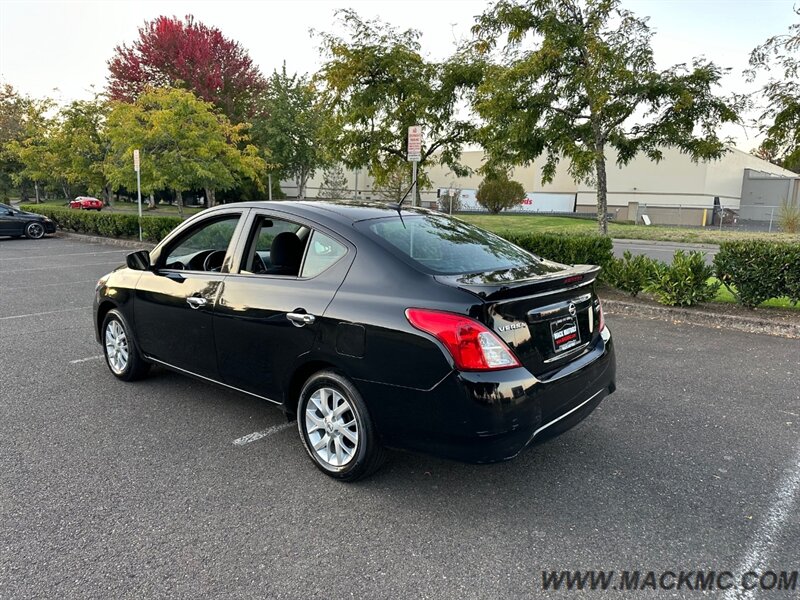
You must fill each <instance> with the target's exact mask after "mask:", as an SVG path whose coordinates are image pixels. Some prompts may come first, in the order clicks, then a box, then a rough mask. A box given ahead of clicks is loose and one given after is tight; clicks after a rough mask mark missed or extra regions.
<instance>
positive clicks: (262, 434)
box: [233, 423, 294, 446]
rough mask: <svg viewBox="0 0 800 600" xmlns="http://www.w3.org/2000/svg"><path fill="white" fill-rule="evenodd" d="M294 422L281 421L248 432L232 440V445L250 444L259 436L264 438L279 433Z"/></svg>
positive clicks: (258, 438)
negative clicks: (280, 422) (260, 429)
mask: <svg viewBox="0 0 800 600" xmlns="http://www.w3.org/2000/svg"><path fill="white" fill-rule="evenodd" d="M293 425H294V423H283V424H282V425H274V426H272V427H269V428H267V429H264V430H262V431H254V432H253V433H248V434H247V435H245V436H242V437H240V438H239V439H236V440H233V445H234V446H246V445H247V444H251V443H253V442H257V441H258V440H260V439H261V438H265V437H267V436H269V435H273V434H275V433H279V432H281V431H283V430H284V429H289V427H291V426H293Z"/></svg>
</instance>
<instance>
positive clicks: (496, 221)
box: [458, 214, 800, 244]
mask: <svg viewBox="0 0 800 600" xmlns="http://www.w3.org/2000/svg"><path fill="white" fill-rule="evenodd" d="M458 217H459V218H460V219H462V220H464V221H467V222H468V223H472V224H473V225H477V226H478V227H483V228H484V229H488V230H489V231H493V232H495V233H499V232H503V231H508V232H510V233H515V234H525V233H532V232H548V233H596V232H597V223H596V222H595V221H594V220H592V219H580V218H573V217H550V216H545V215H503V214H499V215H484V214H481V215H458ZM608 232H609V234H610V235H611V237H613V238H619V239H635V240H652V241H661V242H684V243H698V244H719V243H720V242H724V241H731V240H770V241H773V242H800V234H789V233H766V232H759V231H730V230H724V229H723V230H722V231H720V230H719V229H715V228H713V227H705V228H696V229H689V228H682V227H661V226H650V227H648V226H646V225H629V224H626V223H609V224H608Z"/></svg>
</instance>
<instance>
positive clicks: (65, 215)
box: [20, 204, 182, 242]
mask: <svg viewBox="0 0 800 600" xmlns="http://www.w3.org/2000/svg"><path fill="white" fill-rule="evenodd" d="M20 208H21V209H22V210H27V211H29V212H34V213H37V214H40V215H45V216H47V217H50V218H51V219H52V220H53V221H55V222H56V225H58V227H59V228H61V229H65V230H67V231H74V232H76V233H86V234H89V235H101V236H104V237H111V238H137V237H138V236H139V216H138V215H135V214H131V213H113V212H95V211H89V210H76V209H71V208H66V207H62V206H46V205H44V206H43V205H41V204H28V205H25V206H21V207H20ZM181 222H182V221H181V219H180V218H179V217H156V216H150V215H143V216H142V238H143V239H144V240H145V241H148V242H159V241H161V240H162V239H163V238H164V236H166V235H167V234H168V233H169V232H170V231H172V230H173V229H174V228H175V227H177V226H178V225H180V223H181Z"/></svg>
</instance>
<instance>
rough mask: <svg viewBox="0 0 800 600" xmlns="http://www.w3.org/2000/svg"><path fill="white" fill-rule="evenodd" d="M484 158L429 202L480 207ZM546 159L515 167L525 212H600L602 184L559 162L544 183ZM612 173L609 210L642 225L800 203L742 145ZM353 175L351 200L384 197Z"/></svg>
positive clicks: (472, 154) (787, 178)
mask: <svg viewBox="0 0 800 600" xmlns="http://www.w3.org/2000/svg"><path fill="white" fill-rule="evenodd" d="M483 161H484V153H483V152H482V151H466V152H464V153H463V154H462V162H463V164H465V165H466V166H468V167H469V168H470V169H471V170H472V174H471V175H469V176H467V177H455V176H454V175H453V173H452V172H451V171H450V170H449V169H448V168H447V167H443V166H435V167H432V168H430V169H429V170H428V175H429V177H430V179H431V182H432V189H429V190H424V191H423V192H422V194H421V197H422V200H423V204H426V205H435V203H436V197H437V192H440V191H442V190H446V189H457V190H461V194H462V202H461V205H462V208H465V209H472V208H478V207H476V206H472V205H471V204H470V203H471V202H474V200H471V198H474V191H475V190H477V188H478V186H479V185H480V183H481V181H482V177H481V176H480V175H479V174H478V172H477V171H478V169H479V168H480V167H481V166H482V164H483ZM543 164H544V159H543V158H540V159H538V160H536V161H535V162H533V163H532V164H531V165H528V166H525V167H517V168H515V169H514V170H513V171H512V178H513V179H516V180H517V181H519V182H520V183H522V185H523V186H524V187H525V190H526V191H527V192H528V196H529V198H530V199H531V201H529V202H528V203H527V206H521V207H520V210H528V211H537V210H538V211H542V210H543V209H542V208H540V207H541V206H543V207H545V208H544V210H546V209H547V206H548V203H546V202H543V200H545V199H552V198H558V197H560V198H562V199H563V198H569V199H570V201H569V202H567V203H566V204H568V205H571V209H572V210H575V211H577V212H594V211H595V210H596V191H595V188H594V187H593V186H590V185H587V184H583V183H576V182H575V181H573V179H572V178H571V177H570V175H569V173H568V172H567V166H568V163H566V162H564V161H562V162H561V163H559V166H558V169H557V171H556V175H555V177H554V179H553V181H552V182H550V183H546V184H542V180H541V172H542V171H541V170H542V166H543ZM409 171H410V169H409ZM607 173H608V210H609V212H610V213H611V215H612V216H613V217H614V218H615V219H616V220H622V221H624V220H630V221H634V220H636V221H639V222H641V221H642V220H643V219H644V218H645V217H646V218H647V219H648V220H649V221H651V222H652V223H654V224H684V225H702V224H703V219H704V218H705V219H706V223H710V222H711V218H712V212H713V209H714V206H715V199H717V202H718V206H721V207H723V208H728V209H731V210H733V211H735V212H736V214H737V215H738V217H739V218H740V219H742V220H761V221H764V220H768V219H769V218H770V217H771V216H772V217H777V214H778V209H779V207H780V205H781V204H782V203H783V202H789V203H791V204H794V205H796V206H800V179H798V175H797V174H795V173H793V172H791V171H788V170H786V169H782V168H781V167H778V166H775V165H773V164H771V163H769V162H767V161H765V160H762V159H760V158H758V157H756V156H753V155H751V154H747V153H745V152H742V151H740V150H736V149H734V148H732V149H731V150H730V152H728V153H727V154H726V155H725V156H723V157H722V158H721V159H719V160H716V161H709V162H698V163H694V162H692V160H691V159H690V158H689V157H688V156H686V155H684V154H681V153H680V152H679V151H678V150H676V149H666V150H665V151H664V159H663V160H661V161H660V162H658V163H655V162H653V161H651V160H649V159H648V158H647V157H645V156H644V155H640V156H638V157H636V158H635V159H634V160H632V161H631V162H630V163H629V164H628V165H626V166H624V167H618V166H617V165H616V157H615V155H614V154H613V153H610V154H609V157H608V166H607ZM346 175H347V178H348V187H349V188H350V192H348V194H352V195H351V196H350V197H358V198H360V199H364V200H366V199H370V200H374V199H376V198H379V197H380V194H379V191H377V190H375V189H374V187H373V185H372V184H373V182H372V179H371V178H370V177H369V176H368V175H367V174H366V173H365V172H364V171H361V172H359V173H358V174H356V173H355V172H350V173H347V174H346ZM321 181H322V174H321V173H317V175H316V176H315V177H314V178H313V179H312V180H311V181H309V184H308V187H307V192H306V195H307V196H308V197H315V196H316V195H317V193H318V190H319V187H320V185H321ZM283 187H284V191H285V192H286V193H287V195H290V196H292V195H295V193H296V191H295V189H294V188H292V186H291V185H286V186H283ZM564 204H565V203H564V202H561V203H560V204H559V206H563V205H564ZM537 205H538V206H537ZM550 205H552V204H550Z"/></svg>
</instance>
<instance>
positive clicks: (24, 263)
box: [0, 239, 800, 599]
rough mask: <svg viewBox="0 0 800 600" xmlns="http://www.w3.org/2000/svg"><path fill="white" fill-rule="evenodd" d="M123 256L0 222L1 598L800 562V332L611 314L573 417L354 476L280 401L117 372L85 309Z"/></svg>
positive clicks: (325, 592)
mask: <svg viewBox="0 0 800 600" xmlns="http://www.w3.org/2000/svg"><path fill="white" fill-rule="evenodd" d="M124 254H125V250H122V249H119V248H113V247H106V246H102V245H89V244H86V243H84V242H78V241H73V240H66V239H45V240H41V241H39V242H32V241H26V240H0V307H2V311H1V312H0V598H104V599H105V598H137V599H138V598H150V597H161V598H163V597H172V598H192V599H195V598H215V599H217V598H298V599H299V598H303V599H306V598H330V599H333V598H351V597H355V598H367V597H368V598H412V597H413V598H436V599H439V598H444V599H446V598H459V599H461V598H540V597H542V591H541V581H542V575H541V572H542V570H545V569H547V570H550V569H559V570H560V569H614V570H617V571H619V570H622V569H629V570H630V569H642V570H650V569H652V570H655V571H657V572H661V571H664V570H675V571H677V570H680V569H716V570H718V571H719V570H730V571H732V572H734V573H737V574H739V573H743V572H746V571H747V570H748V569H749V568H751V567H753V568H757V569H759V570H764V569H766V568H771V569H776V570H782V569H784V570H795V569H798V568H800V564H798V557H800V506H798V504H800V502H798V488H800V435H799V434H800V388H799V387H798V385H797V382H798V380H800V365H799V364H798V361H800V343H798V342H797V341H790V340H783V339H780V338H773V337H766V336H757V335H748V334H743V333H733V332H726V331H723V330H717V329H703V328H696V327H691V326H684V325H673V324H669V323H664V322H661V321H650V320H638V319H632V318H624V319H623V318H618V317H615V316H614V315H611V316H610V317H609V319H608V320H609V323H610V326H611V327H612V329H613V331H614V333H615V335H616V339H617V348H618V356H619V381H618V385H619V389H618V392H617V393H616V394H614V395H612V396H611V397H609V398H608V399H607V400H606V401H605V402H604V403H603V404H602V405H601V406H600V408H599V409H598V410H597V411H596V412H595V413H594V414H593V415H592V416H591V417H590V418H589V419H587V420H586V421H584V422H583V423H582V424H580V425H579V426H578V427H576V428H575V429H573V430H572V431H570V432H568V433H567V434H565V435H563V436H561V437H559V438H557V439H554V440H551V441H549V442H547V443H545V444H543V445H539V446H537V447H535V448H533V449H531V451H529V452H527V453H525V454H524V455H522V456H520V457H519V458H518V459H517V460H514V461H512V462H509V463H505V464H500V465H492V466H469V465H461V464H456V463H451V462H446V461H442V460H437V459H433V458H428V457H425V456H417V455H412V454H402V453H396V454H394V455H393V456H392V460H391V462H390V464H389V465H388V466H387V468H385V469H384V470H383V471H381V472H380V473H378V474H377V475H376V476H375V477H373V478H372V479H370V480H368V481H365V482H362V483H359V484H356V485H343V484H339V483H336V482H334V481H332V480H330V479H327V478H325V477H324V476H322V475H321V474H320V473H319V472H318V471H317V470H316V469H315V468H314V467H313V466H312V464H311V463H310V461H309V460H308V459H307V457H306V456H305V455H304V454H303V450H302V448H301V444H300V442H299V439H298V438H297V435H296V433H295V431H294V430H293V429H292V428H291V427H288V428H287V427H286V426H285V424H284V423H283V421H282V417H281V415H280V414H279V413H278V411H277V410H275V409H274V408H271V407H269V406H265V405H264V404H262V403H260V402H258V401H256V400H253V399H250V398H245V397H242V396H238V395H235V394H233V393H230V392H228V391H224V390H220V389H217V388H215V387H212V386H210V385H207V384H204V383H200V382H197V381H194V380H191V379H187V378H185V377H182V376H179V375H176V374H173V373H170V372H167V371H163V370H157V371H156V372H155V373H154V374H153V375H152V376H151V377H150V378H149V379H147V380H145V381H143V382H140V383H137V384H124V383H121V382H118V381H116V380H115V379H114V378H113V377H112V376H111V375H110V374H109V373H108V372H107V370H106V367H105V365H104V364H103V362H102V361H101V360H100V359H98V358H96V357H97V356H98V355H99V353H100V348H99V346H97V345H96V344H95V342H94V339H93V335H92V332H91V327H90V314H91V313H90V309H89V305H90V299H91V294H92V290H93V286H94V282H95V280H96V279H97V278H98V276H100V275H101V274H102V273H104V272H105V271H107V270H109V269H111V268H113V267H114V266H116V265H117V264H119V263H120V262H121V261H122V258H123V255H124ZM409 418H413V415H409ZM253 432H267V435H265V436H264V437H261V438H260V439H258V440H257V441H254V442H252V443H249V444H245V445H236V444H234V443H233V442H234V440H237V439H241V438H242V437H243V436H246V435H248V434H251V433H253ZM798 589H800V588H798ZM607 594H611V595H613V592H607ZM797 594H798V592H794V594H792V595H791V597H795V598H796V597H797ZM550 595H555V596H559V597H560V596H564V597H571V596H573V595H574V594H567V593H565V592H559V593H551V594H550ZM643 595H644V596H645V597H648V598H659V597H670V598H672V597H678V598H680V597H685V598H696V597H699V596H700V594H698V593H697V592H694V591H688V590H686V589H682V590H672V591H670V592H662V591H659V592H652V591H647V592H644V593H643ZM638 596H639V594H633V597H638ZM586 597H594V596H586ZM609 597H610V596H609ZM727 597H729V596H726V598H727ZM767 597H769V598H784V597H787V595H786V594H785V593H778V592H774V591H773V592H772V593H770V594H768V595H767Z"/></svg>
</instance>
